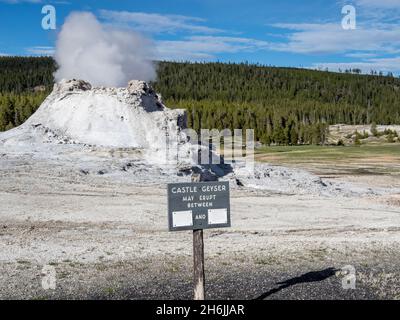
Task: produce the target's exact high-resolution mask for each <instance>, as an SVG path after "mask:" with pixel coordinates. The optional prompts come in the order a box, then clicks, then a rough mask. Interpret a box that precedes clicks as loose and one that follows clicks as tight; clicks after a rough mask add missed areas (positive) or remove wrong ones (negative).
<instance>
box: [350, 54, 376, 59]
mask: <svg viewBox="0 0 400 320" xmlns="http://www.w3.org/2000/svg"><path fill="white" fill-rule="evenodd" d="M376 56H377V54H376V53H366V52H354V53H347V54H346V57H348V58H361V59H365V58H374V57H376Z"/></svg>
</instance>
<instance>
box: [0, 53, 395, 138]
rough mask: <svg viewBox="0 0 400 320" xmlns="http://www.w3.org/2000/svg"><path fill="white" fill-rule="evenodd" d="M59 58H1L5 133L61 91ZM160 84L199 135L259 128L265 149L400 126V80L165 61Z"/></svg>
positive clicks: (0, 118) (0, 117)
mask: <svg viewBox="0 0 400 320" xmlns="http://www.w3.org/2000/svg"><path fill="white" fill-rule="evenodd" d="M56 68H57V67H56V63H55V62H54V60H53V59H52V58H48V57H47V58H32V57H29V58H28V57H0V131H3V130H6V129H10V128H11V127H14V126H17V125H20V124H21V123H23V122H24V121H25V120H26V119H27V118H28V117H29V116H30V115H31V114H32V113H33V112H34V111H35V110H36V109H37V108H38V106H39V105H40V103H41V102H42V101H43V100H44V98H45V97H46V95H47V94H48V93H49V92H50V90H51V87H52V85H53V82H54V79H53V73H54V71H55V70H56ZM157 71H158V72H157V79H156V81H154V82H153V83H152V85H153V86H154V87H155V89H156V91H157V92H160V93H161V94H162V96H163V99H164V101H165V103H166V105H168V106H169V107H171V108H183V109H187V111H188V125H189V127H191V128H194V129H195V130H199V129H201V128H205V129H212V128H216V129H224V128H230V129H254V130H255V135H256V139H257V140H259V141H261V142H263V143H265V144H280V145H296V144H323V143H325V141H326V136H327V134H328V126H329V125H331V124H336V123H343V124H370V123H372V122H375V123H378V124H387V125H390V124H400V79H398V78H396V77H394V76H393V75H392V74H391V75H387V76H384V75H382V74H378V73H374V72H372V73H371V75H362V74H359V73H333V72H325V71H316V70H307V69H295V68H277V67H269V66H263V65H257V64H256V65H254V64H247V63H241V64H233V63H218V62H215V63H177V62H157Z"/></svg>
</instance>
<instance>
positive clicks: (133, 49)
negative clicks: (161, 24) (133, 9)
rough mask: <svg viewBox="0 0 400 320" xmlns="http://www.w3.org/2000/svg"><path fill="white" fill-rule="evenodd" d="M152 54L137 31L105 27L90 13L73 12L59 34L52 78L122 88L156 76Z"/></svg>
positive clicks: (152, 49) (147, 42) (147, 43)
mask: <svg viewBox="0 0 400 320" xmlns="http://www.w3.org/2000/svg"><path fill="white" fill-rule="evenodd" d="M153 57H154V46H153V44H152V42H151V41H150V40H148V39H146V38H144V37H143V36H141V35H140V34H138V33H136V32H133V31H130V30H117V29H114V28H111V27H108V26H104V25H102V24H101V23H100V22H99V21H98V20H97V19H96V17H95V16H94V15H93V14H91V13H88V12H76V13H72V14H71V15H70V16H69V17H68V18H67V19H66V22H65V23H64V25H63V27H62V29H61V32H60V33H59V35H58V39H57V45H56V53H55V59H56V61H57V63H58V65H59V69H58V70H57V72H56V73H55V78H56V80H57V81H60V80H61V79H72V78H75V79H83V80H86V81H89V82H90V83H91V84H92V85H95V86H108V87H124V86H126V84H127V83H128V81H129V80H132V79H136V80H144V81H151V80H154V79H155V76H156V71H155V67H154V64H153V62H152V60H151V59H152V58H153Z"/></svg>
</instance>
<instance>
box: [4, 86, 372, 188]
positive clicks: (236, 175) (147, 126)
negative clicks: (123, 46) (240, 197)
mask: <svg viewBox="0 0 400 320" xmlns="http://www.w3.org/2000/svg"><path fill="white" fill-rule="evenodd" d="M185 118H186V115H185V111H184V110H171V109H168V108H167V107H166V106H165V105H164V104H163V103H162V101H161V98H160V96H159V95H158V94H156V93H155V92H154V91H153V90H152V88H151V87H150V86H149V85H148V84H146V83H145V82H143V81H136V80H133V81H131V82H129V85H128V87H127V88H102V87H100V88H92V86H91V85H90V84H89V83H87V82H85V81H82V80H68V81H67V80H63V81H61V82H60V83H58V84H55V86H54V90H53V92H52V93H51V94H50V95H49V96H48V97H47V99H46V100H45V101H44V102H43V104H42V105H41V106H40V108H39V109H38V110H37V111H36V112H35V114H33V115H32V116H31V117H30V118H29V119H28V120H27V121H26V122H25V123H24V124H23V125H21V126H19V127H17V128H14V129H12V130H10V131H7V132H4V133H0V164H1V165H2V167H4V168H7V167H8V168H12V166H15V165H16V164H17V163H24V164H26V163H29V165H30V168H34V167H35V166H39V165H41V164H42V165H43V166H45V168H48V169H46V170H52V168H54V167H57V168H70V169H71V170H75V171H77V172H81V173H82V174H84V175H90V174H96V175H97V174H101V175H109V176H111V177H117V178H118V179H129V180H132V181H133V182H137V183H143V182H149V183H164V182H175V181H188V179H190V178H189V175H190V173H191V172H198V171H203V172H205V173H208V174H209V177H210V178H217V177H224V178H225V179H228V180H230V181H231V182H232V185H235V186H236V185H243V186H244V187H248V188H256V189H264V190H269V191H272V192H283V193H305V194H309V193H312V194H323V195H338V194H345V195H348V194H353V193H360V192H361V191H360V190H354V189H351V188H349V187H348V186H343V185H336V184H335V185H334V184H332V183H329V182H323V181H322V180H321V179H320V178H319V177H317V176H314V175H312V174H310V173H307V172H305V171H301V170H295V169H288V168H283V167H273V166H269V165H265V164H263V165H256V167H255V173H254V174H249V173H248V172H246V170H244V169H243V168H240V167H238V166H237V165H235V166H233V167H230V166H228V165H214V166H203V167H202V166H197V165H196V162H195V161H194V158H195V155H196V157H197V148H196V147H195V146H194V145H192V144H190V143H188V142H187V141H188V139H187V137H186V135H185V134H184V133H183V132H182V129H183V128H185V125H186V119H185ZM167 136H168V139H169V141H174V143H175V144H176V145H179V148H177V152H179V163H177V162H176V161H172V162H168V161H166V160H167V159H165V154H166V152H165V148H166V145H165V139H166V137H167ZM18 161H19V162H18ZM365 192H366V191H365V190H364V191H362V192H361V193H365ZM368 192H369V191H367V193H368Z"/></svg>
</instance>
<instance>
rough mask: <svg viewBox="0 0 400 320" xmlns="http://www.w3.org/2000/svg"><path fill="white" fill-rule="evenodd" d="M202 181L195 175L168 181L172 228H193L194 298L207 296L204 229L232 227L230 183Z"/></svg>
mask: <svg viewBox="0 0 400 320" xmlns="http://www.w3.org/2000/svg"><path fill="white" fill-rule="evenodd" d="M203 180H204V179H203V178H202V175H200V174H193V175H192V182H191V183H190V182H189V183H171V184H168V224H169V230H170V231H185V230H193V264H194V268H193V280H194V300H204V299H205V290H204V285H205V276H204V240H203V230H204V229H213V228H229V227H230V226H231V216H230V201H229V182H227V181H224V182H204V181H203Z"/></svg>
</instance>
